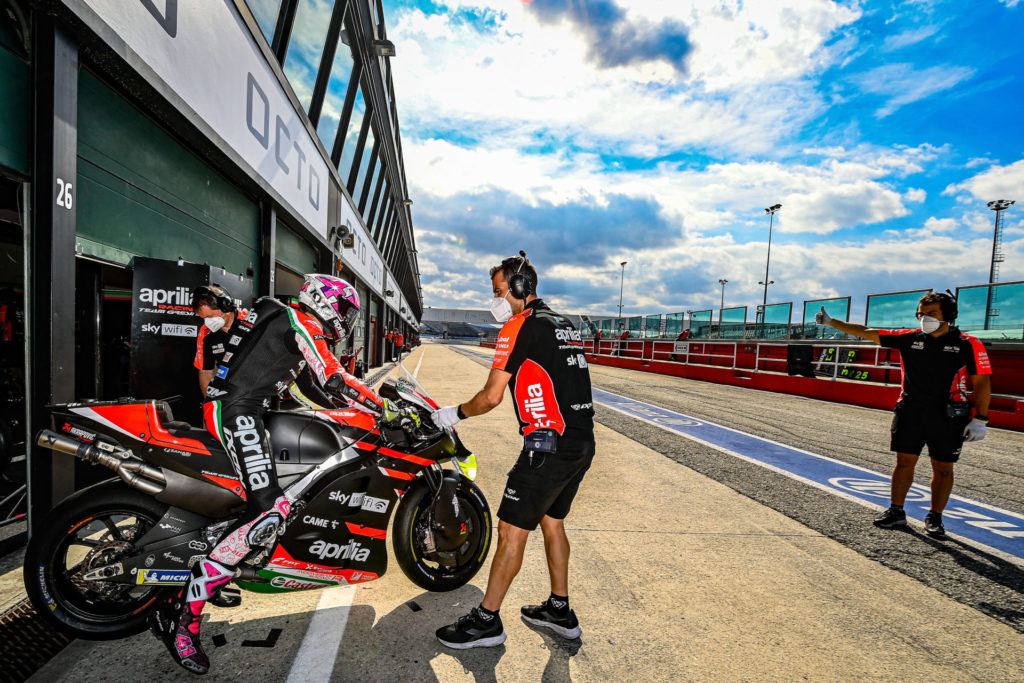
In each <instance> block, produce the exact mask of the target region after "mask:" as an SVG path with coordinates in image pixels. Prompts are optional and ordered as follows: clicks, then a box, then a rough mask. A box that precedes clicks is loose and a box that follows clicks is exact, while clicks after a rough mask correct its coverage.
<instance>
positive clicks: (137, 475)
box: [36, 429, 167, 496]
mask: <svg viewBox="0 0 1024 683" xmlns="http://www.w3.org/2000/svg"><path fill="white" fill-rule="evenodd" d="M36 443H37V444H39V445H40V446H42V447H43V448H49V449H51V450H54V451H60V452H61V453H67V454H69V455H73V456H75V457H76V458H78V459H79V460H84V461H86V462H91V463H95V464H97V465H102V466H103V467H106V468H107V469H110V470H113V471H114V472H115V473H116V474H117V476H119V477H121V479H123V480H124V482H125V483H126V484H128V485H129V486H131V487H132V488H135V489H139V490H140V491H143V492H144V493H148V494H149V495H151V496H155V495H157V494H158V493H162V492H163V490H164V488H165V486H166V484H167V479H166V477H165V476H164V473H163V472H162V471H161V470H158V469H156V468H155V467H150V466H149V465H147V464H146V463H144V462H142V461H141V460H138V459H136V458H135V457H134V456H133V455H132V453H131V452H130V451H126V450H124V449H122V448H118V447H117V446H114V445H112V444H108V443H104V442H102V441H94V442H92V443H86V442H83V441H79V440H78V439H72V438H71V437H70V436H65V435H64V434H59V433H57V432H54V431H51V430H49V429H43V430H40V432H39V434H38V435H37V436H36Z"/></svg>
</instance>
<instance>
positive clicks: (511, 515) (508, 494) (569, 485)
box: [498, 442, 594, 531]
mask: <svg viewBox="0 0 1024 683" xmlns="http://www.w3.org/2000/svg"><path fill="white" fill-rule="evenodd" d="M593 459H594V444H593V442H590V443H585V444H583V446H582V447H581V449H577V450H572V451H570V450H568V449H562V450H559V451H558V452H557V453H534V455H533V459H532V462H531V458H530V455H529V453H528V452H527V451H523V452H522V453H520V454H519V459H518V460H516V464H515V465H514V466H513V467H512V469H511V470H509V473H508V481H507V482H506V483H505V493H504V495H503V496H502V497H501V505H499V506H498V519H501V520H503V521H505V522H508V523H509V524H511V525H512V526H516V527H519V528H520V529H526V530H527V531H533V530H534V529H536V528H537V525H538V524H540V520H541V519H542V518H543V517H544V516H545V515H547V516H548V517H551V518H553V519H565V517H566V515H568V514H569V508H570V507H572V501H573V499H574V498H575V497H576V491H578V490H579V487H580V482H581V481H583V475H584V474H586V473H587V470H588V469H590V463H591V461H592V460H593Z"/></svg>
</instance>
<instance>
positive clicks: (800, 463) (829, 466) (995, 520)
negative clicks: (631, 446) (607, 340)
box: [593, 388, 1024, 558]
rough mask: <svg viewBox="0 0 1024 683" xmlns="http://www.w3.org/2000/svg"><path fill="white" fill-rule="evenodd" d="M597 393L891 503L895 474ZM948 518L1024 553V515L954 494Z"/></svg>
mask: <svg viewBox="0 0 1024 683" xmlns="http://www.w3.org/2000/svg"><path fill="white" fill-rule="evenodd" d="M593 393H594V401H595V402H596V403H599V404H601V405H604V406H606V407H608V408H612V409H613V410H617V411H619V412H621V413H624V414H626V415H629V416H631V417H635V418H637V419H640V420H643V421H645V422H649V423H652V424H655V425H657V426H659V427H661V428H663V429H666V430H668V431H671V432H675V433H678V434H680V435H682V436H685V437H687V438H689V439H693V440H695V441H699V442H701V443H704V444H707V445H709V446H711V447H713V448H716V449H718V450H721V451H725V452H727V453H729V454H731V455H735V456H738V457H740V458H743V459H744V460H748V461H751V462H755V463H758V464H760V465H763V466H767V467H769V468H771V469H773V470H776V471H779V472H781V473H783V474H786V475H788V476H791V477H794V478H796V479H800V480H802V481H804V482H807V483H809V484H812V485H814V486H816V487H818V488H821V489H824V490H826V491H829V492H831V493H834V494H837V495H840V496H843V497H845V498H852V499H854V500H858V501H861V502H865V503H868V504H871V505H875V506H880V507H883V508H884V507H888V505H889V477H887V476H885V475H882V474H879V473H877V472H874V471H872V470H868V469H865V468H863V467H857V466H856V465H850V464H848V463H845V462H842V461H839V460H834V459H832V458H828V457H825V456H823V455H818V454H816V453H811V452H809V451H802V450H800V449H797V448H791V447H789V446H784V445H782V444H780V443H776V442H774V441H770V440H768V439H761V438H759V437H756V436H751V435H749V434H744V433H742V432H738V431H736V430H733V429H729V428H728V427H722V426H720V425H716V424H712V423H709V422H706V421H702V420H698V419H696V418H693V417H689V416H688V415H683V414H680V413H676V412H673V411H671V410H667V409H665V408H660V407H658V406H653V405H650V404H649V403H643V402H641V401H636V400H634V399H631V398H627V397H625V396H619V395H618V394H613V393H611V392H608V391H604V390H602V389H597V388H595V389H594V390H593ZM930 499H931V494H930V492H929V490H928V489H927V488H925V487H923V486H919V485H917V484H914V486H913V487H912V488H911V490H910V493H909V494H908V495H907V501H906V505H905V507H906V510H907V515H908V517H911V518H916V519H924V516H925V514H926V513H927V512H928V507H929V501H930ZM942 521H943V524H944V525H945V527H946V531H947V532H948V533H951V534H956V535H958V536H962V537H964V538H967V539H970V540H972V541H975V542H977V543H980V544H982V545H984V546H987V547H989V548H995V549H997V550H1000V551H1002V552H1004V553H1006V554H1008V555H1012V556H1013V557H1017V558H1024V515H1020V514H1017V513H1015V512H1010V511H1008V510H1001V509H999V508H996V507H992V506H989V505H985V504H984V503H979V502H976V501H973V500H970V499H967V498H961V497H959V496H951V497H950V500H949V504H948V505H947V506H946V510H945V511H944V512H943V513H942Z"/></svg>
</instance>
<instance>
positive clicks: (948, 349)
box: [814, 290, 992, 537]
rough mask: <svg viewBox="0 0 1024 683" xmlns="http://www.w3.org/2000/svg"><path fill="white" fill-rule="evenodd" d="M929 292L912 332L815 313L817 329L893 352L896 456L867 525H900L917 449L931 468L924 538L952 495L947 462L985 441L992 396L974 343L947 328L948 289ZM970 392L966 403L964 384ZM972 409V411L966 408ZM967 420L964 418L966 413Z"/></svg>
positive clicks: (983, 356) (950, 314)
mask: <svg viewBox="0 0 1024 683" xmlns="http://www.w3.org/2000/svg"><path fill="white" fill-rule="evenodd" d="M946 292H947V293H945V294H943V293H940V292H929V293H928V294H925V295H924V296H922V297H921V300H920V301H919V302H918V304H917V319H918V320H920V321H921V327H920V329H907V330H876V329H871V328H868V327H865V326H864V325H858V324H856V323H849V322H844V321H842V320H836V319H835V318H832V317H831V316H830V315H829V314H828V313H827V312H825V307H824V306H822V307H821V311H820V312H818V313H817V314H815V316H814V321H815V322H816V323H818V324H819V325H828V326H829V327H834V328H835V329H837V330H839V331H840V332H844V333H846V334H852V335H854V336H857V337H862V338H864V339H870V340H871V341H873V342H875V343H877V344H880V345H882V346H884V347H886V348H890V349H896V350H898V351H899V352H900V365H901V366H902V367H903V387H902V388H903V391H902V393H901V394H900V399H899V401H898V402H897V403H896V406H895V407H894V408H893V413H894V415H893V419H892V428H891V431H892V440H891V442H890V448H891V450H893V451H895V452H896V467H895V468H894V469H893V471H892V485H891V498H890V503H891V504H890V506H889V509H887V510H886V511H885V512H883V513H882V514H881V515H879V516H878V517H876V518H875V526H878V527H881V528H883V529H891V528H894V527H897V526H906V524H907V513H906V512H905V511H904V509H903V504H904V502H905V501H906V498H907V492H908V491H909V490H910V485H911V484H913V483H914V468H915V467H916V466H917V459H918V457H919V456H920V455H921V451H922V450H923V449H924V447H925V445H927V446H928V455H929V456H930V457H931V461H932V481H931V493H932V495H931V506H930V509H929V510H928V514H927V515H926V516H925V518H924V525H925V531H926V532H927V533H928V535H929V536H936V537H941V536H944V535H945V533H946V530H945V528H944V527H943V525H942V511H943V510H944V509H945V507H946V503H947V502H948V501H949V494H950V491H952V489H953V463H955V462H956V461H957V460H959V459H960V451H961V449H962V447H963V444H964V442H965V441H980V440H981V439H984V438H985V432H986V427H985V423H987V422H988V404H989V399H990V398H991V396H992V383H991V378H992V365H991V364H990V363H989V358H988V353H986V351H985V347H984V346H983V345H982V343H981V342H980V341H979V340H978V339H976V338H975V337H972V336H970V335H967V334H964V333H963V332H961V331H960V330H959V329H957V328H956V327H953V325H952V323H953V322H954V321H955V320H956V317H957V303H956V299H955V298H954V297H953V295H952V293H951V292H949V290H946ZM968 379H969V380H970V383H971V386H973V388H974V393H973V400H972V396H970V395H969V394H968V387H967V380H968ZM972 403H973V406H972ZM972 409H973V412H974V415H973V416H972V415H971V412H972Z"/></svg>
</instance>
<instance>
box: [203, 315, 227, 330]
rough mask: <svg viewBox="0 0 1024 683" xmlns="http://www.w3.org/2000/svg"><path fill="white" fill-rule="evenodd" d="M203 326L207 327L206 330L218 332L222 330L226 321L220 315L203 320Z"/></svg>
mask: <svg viewBox="0 0 1024 683" xmlns="http://www.w3.org/2000/svg"><path fill="white" fill-rule="evenodd" d="M203 324H204V325H206V329H208V330H210V332H216V331H217V330H219V329H220V328H222V327H224V325H225V324H226V323H225V320H224V318H222V317H220V316H219V315H211V316H210V317H209V318H203Z"/></svg>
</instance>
